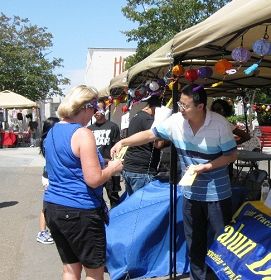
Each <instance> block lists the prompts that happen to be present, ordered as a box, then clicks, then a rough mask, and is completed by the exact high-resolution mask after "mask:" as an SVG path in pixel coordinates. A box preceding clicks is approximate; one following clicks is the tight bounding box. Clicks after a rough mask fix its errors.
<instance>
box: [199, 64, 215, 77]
mask: <svg viewBox="0 0 271 280" xmlns="http://www.w3.org/2000/svg"><path fill="white" fill-rule="evenodd" d="M212 75H213V69H212V68H211V67H209V66H202V67H200V68H199V69H198V77H199V78H201V79H207V78H210V77H211V76H212Z"/></svg>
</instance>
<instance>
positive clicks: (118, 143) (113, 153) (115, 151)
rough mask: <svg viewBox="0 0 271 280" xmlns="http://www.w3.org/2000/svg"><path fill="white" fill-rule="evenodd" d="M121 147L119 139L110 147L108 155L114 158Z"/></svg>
mask: <svg viewBox="0 0 271 280" xmlns="http://www.w3.org/2000/svg"><path fill="white" fill-rule="evenodd" d="M122 147H123V146H122V144H121V141H119V142H117V143H116V144H115V145H114V146H113V147H112V148H111V150H110V155H111V158H112V159H114V158H115V157H116V156H117V155H118V154H119V152H120V150H121V148H122Z"/></svg>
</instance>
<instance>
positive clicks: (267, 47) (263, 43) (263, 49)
mask: <svg viewBox="0 0 271 280" xmlns="http://www.w3.org/2000/svg"><path fill="white" fill-rule="evenodd" d="M252 49H253V51H254V52H255V53H256V54H258V55H259V56H265V55H270V54H271V42H269V41H267V39H265V38H262V39H259V40H257V41H256V42H255V43H254V44H253V46H252Z"/></svg>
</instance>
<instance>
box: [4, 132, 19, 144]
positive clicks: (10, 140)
mask: <svg viewBox="0 0 271 280" xmlns="http://www.w3.org/2000/svg"><path fill="white" fill-rule="evenodd" d="M17 137H18V136H17V135H16V134H15V133H14V132H12V131H1V146H2V147H3V146H4V147H12V146H15V145H16V143H17Z"/></svg>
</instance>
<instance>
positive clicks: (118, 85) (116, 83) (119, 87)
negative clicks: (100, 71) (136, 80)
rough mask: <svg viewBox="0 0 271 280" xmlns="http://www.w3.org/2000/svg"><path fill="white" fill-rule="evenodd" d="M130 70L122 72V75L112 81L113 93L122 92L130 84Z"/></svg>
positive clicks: (111, 91)
mask: <svg viewBox="0 0 271 280" xmlns="http://www.w3.org/2000/svg"><path fill="white" fill-rule="evenodd" d="M127 76H128V70H126V71H124V72H122V73H121V74H120V75H118V76H116V77H114V78H113V79H112V80H111V81H110V85H109V91H110V93H111V94H112V95H118V94H121V93H122V92H123V90H124V88H127V86H128V77H127Z"/></svg>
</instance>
